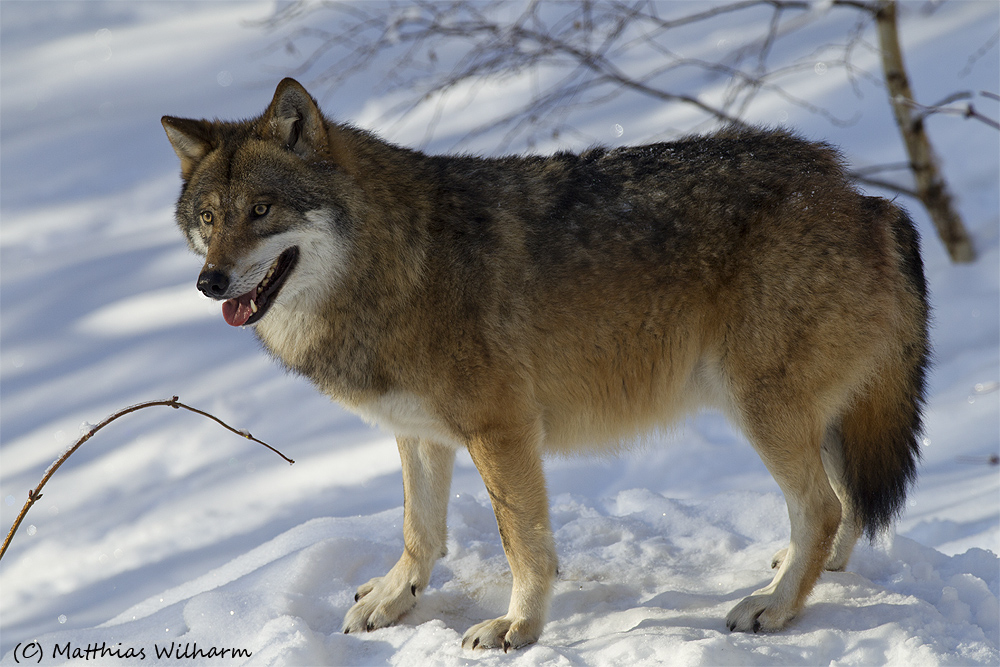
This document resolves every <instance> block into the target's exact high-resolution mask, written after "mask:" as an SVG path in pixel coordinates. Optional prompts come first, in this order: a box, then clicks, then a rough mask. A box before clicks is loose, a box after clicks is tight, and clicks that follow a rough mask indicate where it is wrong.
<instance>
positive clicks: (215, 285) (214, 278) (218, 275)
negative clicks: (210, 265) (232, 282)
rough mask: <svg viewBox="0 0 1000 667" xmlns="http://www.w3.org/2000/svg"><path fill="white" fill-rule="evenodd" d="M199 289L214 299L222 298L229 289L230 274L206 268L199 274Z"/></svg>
mask: <svg viewBox="0 0 1000 667" xmlns="http://www.w3.org/2000/svg"><path fill="white" fill-rule="evenodd" d="M198 289H200V290H201V291H202V293H203V294H204V295H205V296H207V297H210V298H212V299H221V298H222V295H223V294H225V293H226V290H228V289H229V276H227V275H226V274H225V273H223V272H222V271H217V270H211V271H209V270H206V271H202V272H201V275H200V276H198Z"/></svg>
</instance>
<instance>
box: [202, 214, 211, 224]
mask: <svg viewBox="0 0 1000 667" xmlns="http://www.w3.org/2000/svg"><path fill="white" fill-rule="evenodd" d="M212 219H213V218H212V212H211V211H202V212H201V221H202V222H204V223H205V224H206V225H210V224H212Z"/></svg>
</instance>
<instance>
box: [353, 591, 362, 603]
mask: <svg viewBox="0 0 1000 667" xmlns="http://www.w3.org/2000/svg"><path fill="white" fill-rule="evenodd" d="M360 599H361V593H355V594H354V601H355V602H357V601H358V600H360Z"/></svg>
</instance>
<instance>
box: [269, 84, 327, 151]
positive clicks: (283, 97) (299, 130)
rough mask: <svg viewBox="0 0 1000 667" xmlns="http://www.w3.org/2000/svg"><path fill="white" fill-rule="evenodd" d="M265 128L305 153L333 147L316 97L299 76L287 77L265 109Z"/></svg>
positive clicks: (285, 143) (280, 139)
mask: <svg viewBox="0 0 1000 667" xmlns="http://www.w3.org/2000/svg"><path fill="white" fill-rule="evenodd" d="M264 121H265V123H266V125H265V131H266V132H268V133H269V134H270V135H271V136H272V137H273V138H274V139H276V140H277V141H278V142H279V143H281V144H282V145H283V146H286V147H287V148H290V149H292V150H293V151H295V152H296V153H298V154H299V155H301V156H303V157H305V156H309V155H315V154H316V153H326V152H328V151H329V145H328V143H327V134H326V123H325V122H324V121H323V115H322V114H321V113H320V110H319V107H318V106H317V105H316V100H314V99H313V98H312V96H310V95H309V93H308V92H306V89H305V88H303V87H302V84H300V83H299V82H298V81H296V80H295V79H283V80H282V81H281V83H279V84H278V88H277V90H275V91H274V99H273V100H271V106H269V107H268V108H267V111H266V112H265V113H264Z"/></svg>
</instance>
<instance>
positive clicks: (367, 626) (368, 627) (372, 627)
mask: <svg viewBox="0 0 1000 667" xmlns="http://www.w3.org/2000/svg"><path fill="white" fill-rule="evenodd" d="M365 629H366V630H368V632H371V631H372V630H374V629H375V626H374V625H372V623H371V621H368V625H366V626H365Z"/></svg>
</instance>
